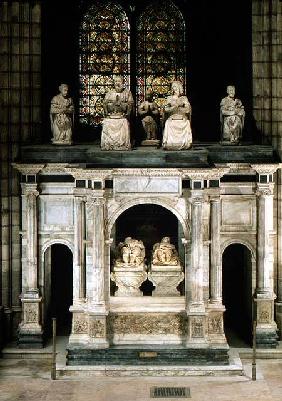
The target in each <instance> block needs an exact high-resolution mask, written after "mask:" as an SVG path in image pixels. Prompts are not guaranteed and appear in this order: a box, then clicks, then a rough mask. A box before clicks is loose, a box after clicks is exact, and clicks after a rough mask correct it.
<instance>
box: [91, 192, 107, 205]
mask: <svg viewBox="0 0 282 401" xmlns="http://www.w3.org/2000/svg"><path fill="white" fill-rule="evenodd" d="M86 201H87V204H89V205H91V206H104V205H105V203H106V199H105V198H104V197H103V196H101V195H100V196H97V195H95V194H94V193H91V194H88V195H87V198H86Z"/></svg>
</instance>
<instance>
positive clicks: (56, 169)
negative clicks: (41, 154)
mask: <svg viewBox="0 0 282 401" xmlns="http://www.w3.org/2000/svg"><path fill="white" fill-rule="evenodd" d="M68 165H69V164H68V163H47V164H45V166H44V169H43V172H44V173H67V171H66V168H67V167H68Z"/></svg>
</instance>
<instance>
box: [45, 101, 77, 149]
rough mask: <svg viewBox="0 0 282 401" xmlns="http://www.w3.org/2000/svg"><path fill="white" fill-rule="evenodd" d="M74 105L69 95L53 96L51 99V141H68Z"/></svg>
mask: <svg viewBox="0 0 282 401" xmlns="http://www.w3.org/2000/svg"><path fill="white" fill-rule="evenodd" d="M73 116H74V106H73V101H72V99H71V98H70V97H67V98H65V97H64V96H62V95H57V96H54V97H53V99H52V101H51V109H50V119H51V130H52V133H53V142H59V143H70V142H71V138H72V129H73Z"/></svg>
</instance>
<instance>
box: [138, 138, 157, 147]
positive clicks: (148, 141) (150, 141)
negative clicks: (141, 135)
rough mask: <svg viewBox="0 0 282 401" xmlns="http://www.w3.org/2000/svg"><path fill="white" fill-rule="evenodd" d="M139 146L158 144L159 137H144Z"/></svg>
mask: <svg viewBox="0 0 282 401" xmlns="http://www.w3.org/2000/svg"><path fill="white" fill-rule="evenodd" d="M141 146H156V147H158V146H160V140H159V139H145V140H144V141H142V142H141Z"/></svg>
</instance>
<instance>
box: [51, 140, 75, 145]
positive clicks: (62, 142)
mask: <svg viewBox="0 0 282 401" xmlns="http://www.w3.org/2000/svg"><path fill="white" fill-rule="evenodd" d="M51 141H52V144H53V145H72V141H56V140H55V139H51Z"/></svg>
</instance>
